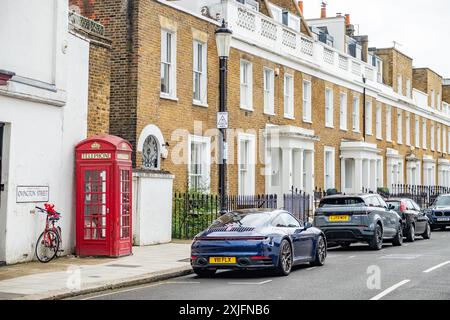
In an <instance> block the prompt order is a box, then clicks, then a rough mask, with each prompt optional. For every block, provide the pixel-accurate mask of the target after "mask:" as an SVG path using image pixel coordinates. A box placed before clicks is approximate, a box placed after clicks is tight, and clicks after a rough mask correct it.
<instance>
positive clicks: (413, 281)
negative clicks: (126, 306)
mask: <svg viewBox="0 0 450 320" xmlns="http://www.w3.org/2000/svg"><path fill="white" fill-rule="evenodd" d="M449 242H450V232H449V231H447V232H445V231H444V232H439V231H436V232H433V234H432V239H431V240H423V239H421V238H420V237H418V238H417V239H416V242H414V243H405V244H404V245H403V246H402V247H393V246H392V245H391V244H389V243H388V244H385V246H384V247H383V250H381V251H371V250H369V248H368V246H367V245H363V244H361V245H352V246H351V247H350V248H349V249H343V248H331V249H330V250H329V252H328V257H327V260H326V264H325V266H323V267H310V266H309V265H303V266H299V267H296V268H295V269H294V270H293V272H292V273H291V274H290V276H289V277H275V276H274V275H273V274H272V273H270V272H250V271H249V272H238V271H221V272H218V273H217V274H216V276H215V277H214V278H210V279H203V278H198V277H197V276H195V275H193V274H190V275H185V276H181V277H177V278H172V279H169V280H165V281H160V282H157V283H152V284H146V285H138V286H132V287H128V288H126V289H118V290H106V291H104V292H99V293H95V294H88V295H84V296H78V297H74V298H73V299H85V300H122V299H141V300H166V299H175V300H211V298H212V297H213V299H221V300H227V301H228V300H240V301H249V300H285V299H290V300H324V299H329V300H402V299H407V300H449V299H450V276H449V274H450V246H449V245H448V243H449Z"/></svg>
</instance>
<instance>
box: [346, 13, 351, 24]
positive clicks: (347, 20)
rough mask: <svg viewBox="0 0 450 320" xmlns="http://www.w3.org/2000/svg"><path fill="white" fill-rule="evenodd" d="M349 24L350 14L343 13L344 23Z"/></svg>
mask: <svg viewBox="0 0 450 320" xmlns="http://www.w3.org/2000/svg"><path fill="white" fill-rule="evenodd" d="M349 24H350V15H349V14H346V15H345V25H346V26H348V25H349Z"/></svg>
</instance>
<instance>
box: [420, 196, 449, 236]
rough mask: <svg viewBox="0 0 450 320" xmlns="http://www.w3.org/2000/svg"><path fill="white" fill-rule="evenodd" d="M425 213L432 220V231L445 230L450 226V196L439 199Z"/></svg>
mask: <svg viewBox="0 0 450 320" xmlns="http://www.w3.org/2000/svg"><path fill="white" fill-rule="evenodd" d="M425 213H426V215H427V217H428V218H429V219H430V224H431V230H437V229H441V230H445V229H446V228H447V227H448V226H450V194H445V195H440V196H439V197H437V198H436V200H435V201H434V203H433V205H432V206H431V207H430V208H428V209H426V210H425Z"/></svg>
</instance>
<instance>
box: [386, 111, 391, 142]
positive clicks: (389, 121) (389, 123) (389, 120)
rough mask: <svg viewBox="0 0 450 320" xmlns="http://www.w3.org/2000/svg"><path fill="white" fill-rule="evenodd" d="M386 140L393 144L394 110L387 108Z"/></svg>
mask: <svg viewBox="0 0 450 320" xmlns="http://www.w3.org/2000/svg"><path fill="white" fill-rule="evenodd" d="M386 140H387V141H388V142H392V108H391V107H390V106H386Z"/></svg>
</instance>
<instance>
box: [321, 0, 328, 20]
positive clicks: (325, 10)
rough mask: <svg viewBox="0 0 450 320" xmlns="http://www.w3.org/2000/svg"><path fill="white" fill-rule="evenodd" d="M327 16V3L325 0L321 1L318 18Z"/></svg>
mask: <svg viewBox="0 0 450 320" xmlns="http://www.w3.org/2000/svg"><path fill="white" fill-rule="evenodd" d="M326 17H327V4H326V2H322V7H321V8H320V19H324V18H326Z"/></svg>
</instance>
